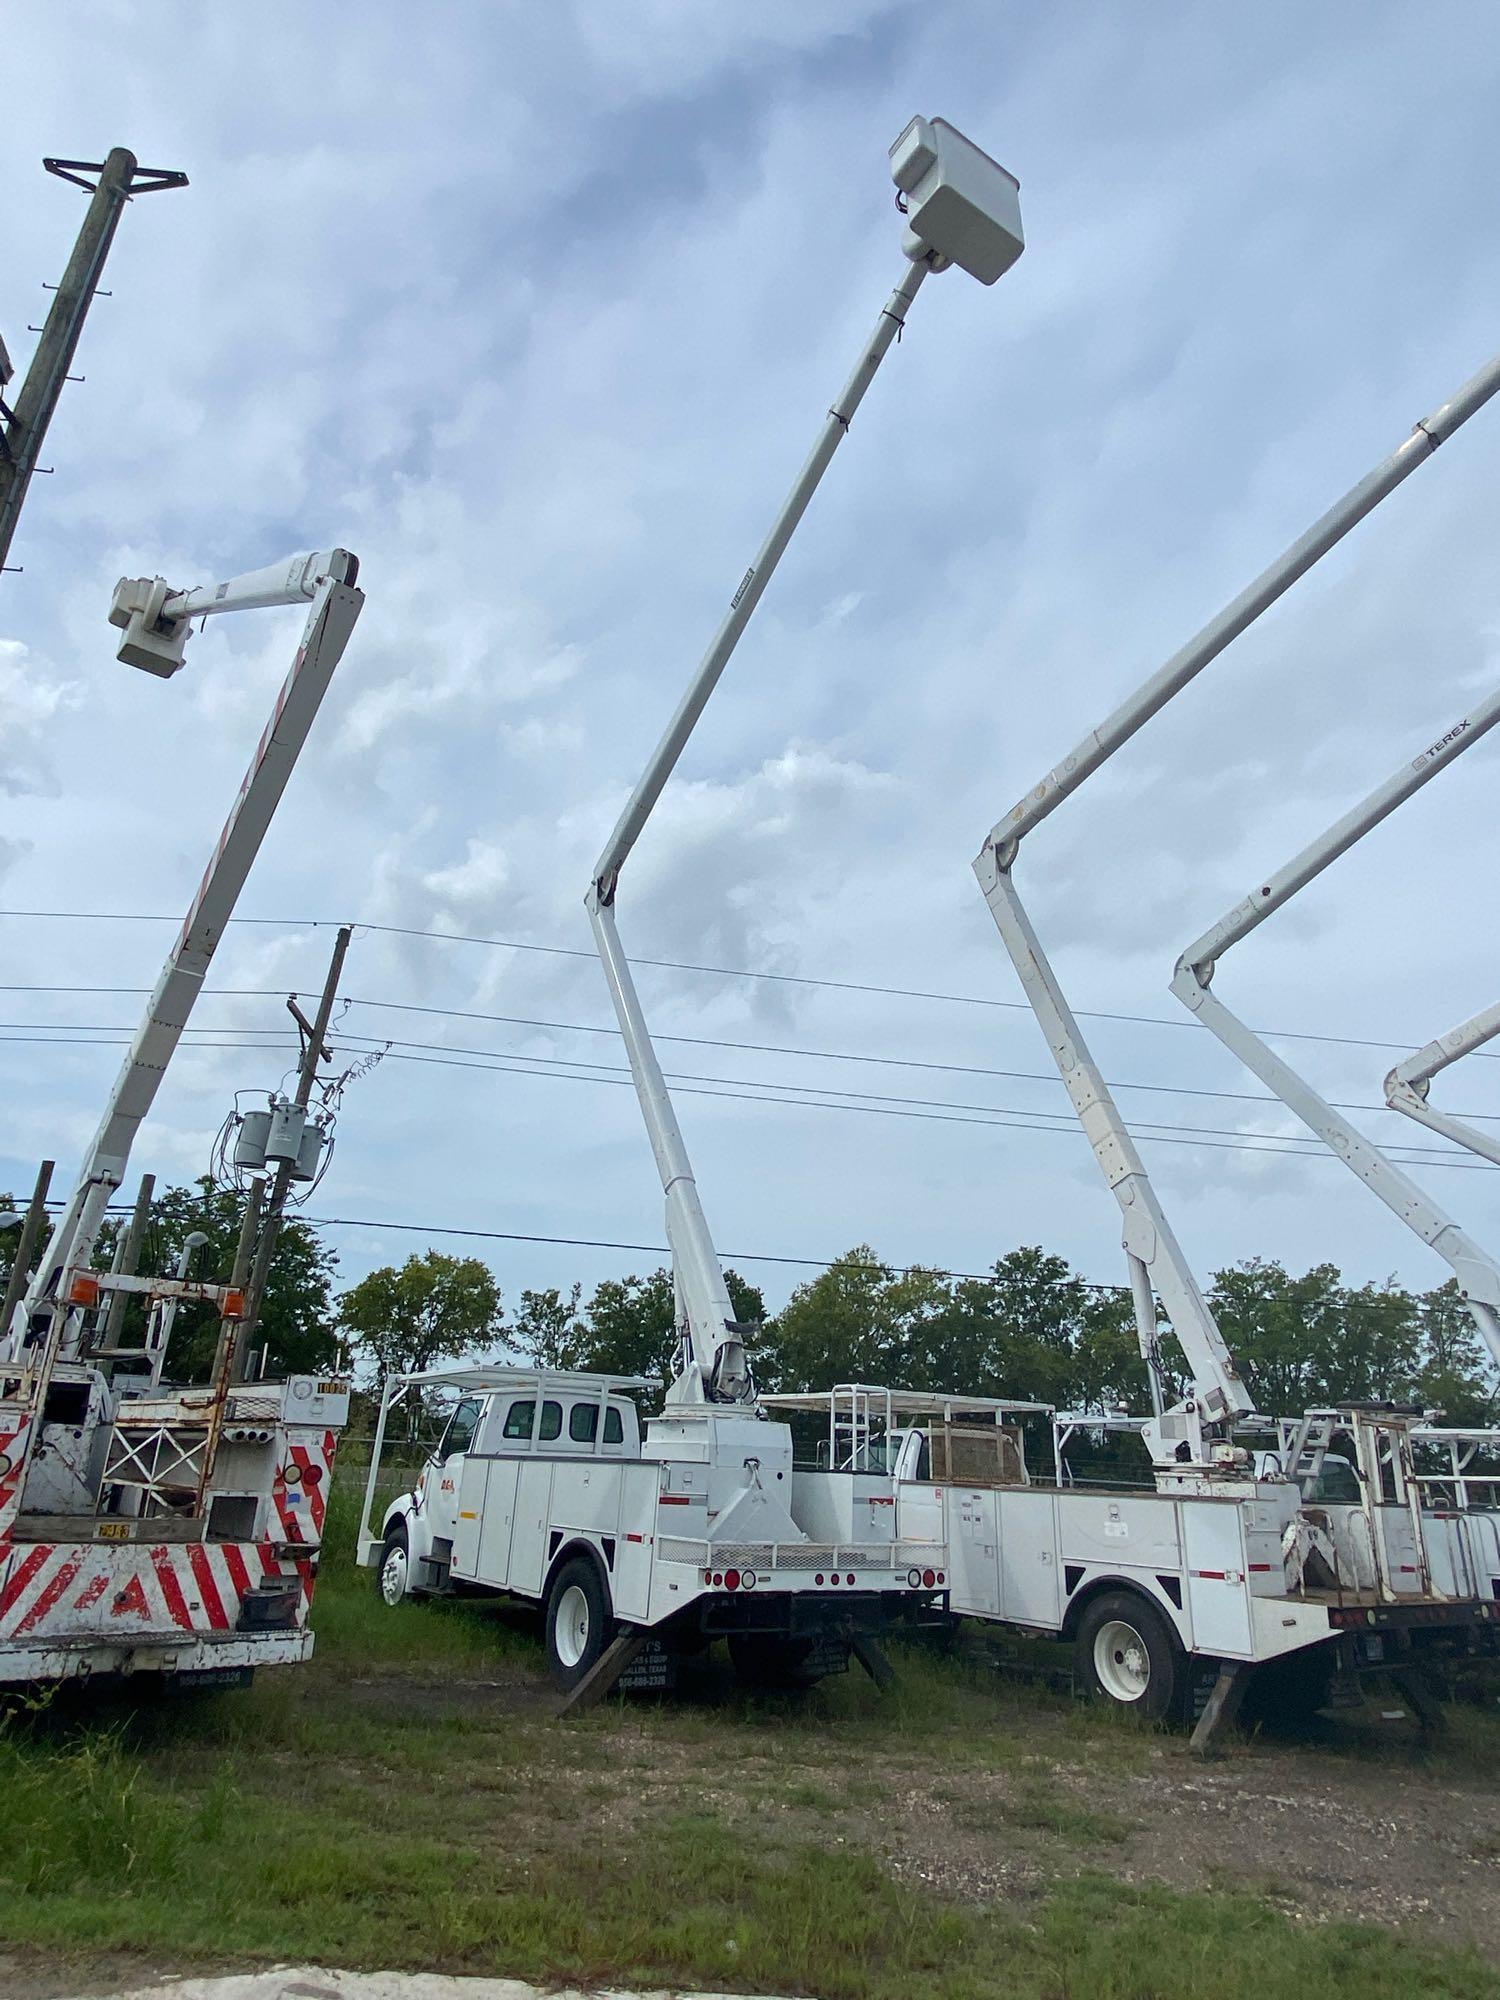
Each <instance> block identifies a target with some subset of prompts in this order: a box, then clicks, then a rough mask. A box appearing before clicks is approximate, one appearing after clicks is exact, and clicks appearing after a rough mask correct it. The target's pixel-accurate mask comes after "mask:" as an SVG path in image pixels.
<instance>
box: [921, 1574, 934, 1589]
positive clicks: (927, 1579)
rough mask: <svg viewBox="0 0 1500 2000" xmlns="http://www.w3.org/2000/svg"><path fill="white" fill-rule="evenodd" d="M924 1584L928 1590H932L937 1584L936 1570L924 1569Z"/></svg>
mask: <svg viewBox="0 0 1500 2000" xmlns="http://www.w3.org/2000/svg"><path fill="white" fill-rule="evenodd" d="M922 1582H923V1584H924V1585H925V1586H926V1588H927V1589H928V1590H931V1589H932V1587H933V1585H934V1584H935V1583H936V1582H937V1571H936V1570H935V1569H924V1570H923V1572H922Z"/></svg>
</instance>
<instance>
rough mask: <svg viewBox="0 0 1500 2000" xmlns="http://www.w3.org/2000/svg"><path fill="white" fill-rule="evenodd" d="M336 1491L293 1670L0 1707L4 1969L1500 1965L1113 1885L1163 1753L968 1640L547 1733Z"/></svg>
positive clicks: (1020, 1994)
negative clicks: (779, 1687) (372, 1557)
mask: <svg viewBox="0 0 1500 2000" xmlns="http://www.w3.org/2000/svg"><path fill="white" fill-rule="evenodd" d="M352 1514H353V1503H352V1496H351V1495H348V1494H346V1495H345V1496H344V1502H343V1505H342V1507H341V1508H340V1509H339V1522H338V1530H337V1539H336V1543H335V1551H334V1554H333V1556H332V1558H331V1560H330V1561H329V1564H328V1567H327V1569H326V1571H325V1575H324V1579H323V1582H322V1584H321V1586H320V1590H319V1596H318V1602H317V1607H316V1619H315V1622H316V1625H317V1629H318V1654H317V1658H316V1660H315V1662H314V1663H313V1664H312V1665H311V1666H310V1667H308V1668H305V1669H297V1670H288V1671H284V1672H282V1673H280V1674H267V1675H265V1676H263V1678H262V1681H261V1683H260V1684H258V1685H257V1686H256V1687H255V1688H253V1689H252V1690H250V1691H249V1692H248V1693H238V1694H227V1695H202V1696H194V1695H191V1694H182V1693H173V1694H170V1695H168V1694H163V1695H162V1696H160V1697H158V1698H156V1699H154V1700H151V1701H149V1702H148V1703H146V1704H145V1705H142V1703H141V1700H140V1698H139V1697H138V1696H137V1697H133V1698H132V1699H130V1700H124V1699H122V1700H120V1701H118V1702H114V1703H108V1704H105V1705H103V1706H101V1701H100V1697H99V1696H98V1695H97V1694H96V1695H94V1696H93V1697H91V1698H90V1699H89V1701H88V1703H87V1704H86V1705H85V1704H82V1703H80V1702H79V1701H77V1700H75V1699H69V1700H66V1701H59V1702H56V1703H53V1704H52V1705H51V1706H50V1707H49V1708H47V1709H46V1710H44V1711H41V1712H20V1713H16V1714H12V1715H11V1717H10V1718H9V1720H8V1723H7V1724H6V1726H5V1727H4V1729H3V1731H0V1787H3V1789H0V1797H3V1799H4V1801H5V1808H6V1814H5V1817H6V1834H5V1840H4V1843H3V1846H0V1888H3V1889H4V1890H7V1891H9V1892H10V1893H8V1894H4V1895H0V1941H3V1942H4V1943H5V1944H6V1945H8V1946H9V1947H10V1948H12V1950H13V1951H14V1953H15V1954H16V1956H15V1958H14V1959H13V1969H14V1976H13V1978H12V1986H10V1987H7V1988H6V1990H7V1991H9V1990H12V1988H14V1989H15V1990H20V1987H21V1984H22V1981H21V1978H20V1977H19V1973H20V1972H22V1971H26V1972H27V1973H28V1976H31V1975H34V1974H35V1971H36V1968H37V1966H39V1965H40V1964H41V1963H42V1962H43V1957H44V1955H45V1957H46V1958H48V1959H50V1958H51V1957H52V1955H53V1954H65V1955H67V1956H68V1957H69V1958H70V1959H72V1960H73V1961H74V1964H75V1965H76V1966H79V1967H83V1966H85V1965H86V1964H87V1962H88V1961H89V1960H90V1959H91V1958H94V1959H96V1960H97V1959H102V1958H103V1957H104V1956H105V1955H109V1956H110V1958H111V1962H112V1963H113V1962H115V1959H116V1955H118V1954H121V1953H124V1954H126V1955H127V1956H128V1955H131V1954H137V1953H138V1954H140V1955H141V1956H142V1957H143V1958H149V1959H150V1961H151V1962H152V1963H154V1964H172V1965H188V1964H194V1965H199V1964H213V1963H230V1962H233V1963H236V1964H245V1963H252V1962H257V1961H260V1962H265V1961H272V1960H276V1959H287V1958H293V1959H311V1960H314V1961H319V1962H322V1963H326V1964H338V1965H346V1966H375V1965H385V1966H411V1967H426V1968H442V1969H447V1970H458V1971H474V1972H479V1971H484V1972H506V1973H512V1974H517V1975H521V1976H528V1977H532V1978H540V1979H549V1978H559V1979H561V1978H569V1979H573V1980H579V1981H590V1980H598V1981H604V1980H609V1981H610V1982H613V1983H630V1982H638V1983H642V1984H669V1985H670V1984H673V1983H682V1984H695V1985H707V1986H713V1987H722V1988H728V1989H733V1988H745V1989H749V1990H758V1991H762V1992H779V1993H788V1994H793V1993H813V1994H819V1995H823V1996H825V1997H826V2000H886V1996H889V1997H890V2000H896V1996H898V1995H899V1996H901V2000H921V1996H927V1995H932V1996H938V1995H941V1996H943V2000H980V1996H992V1995H993V1996H999V1995H1002V1994H1003V1995H1005V1996H1007V2000H1062V1996H1067V2000H1179V1996H1180V2000H1189V1996H1192V2000H1200V1996H1202V1995H1203V1994H1204V1993H1206V1992H1209V1991H1212V1993H1213V1994H1214V1996H1215V2000H1242V1996H1243V2000H1267V1996H1276V1995H1280V1994H1291V1993H1293V1992H1295V1993H1296V1994H1297V1995H1298V1996H1299V2000H1334V1996H1353V1995H1356V1994H1358V1995H1359V1996H1360V2000H1369V1996H1370V1995H1371V1994H1372V1993H1374V1994H1379V1995H1380V1996H1381V2000H1387V1996H1397V2000H1404V1996H1424V2000H1425V1996H1453V2000H1481V1996H1483V2000H1491V1996H1493V1994H1494V1992H1495V1990H1496V1975H1495V1970H1494V1967H1493V1965H1492V1964H1487V1963H1485V1962H1484V1961H1483V1960H1482V1959H1481V1958H1480V1957H1479V1956H1478V1955H1476V1954H1475V1953H1474V1952H1472V1951H1469V1950H1465V1949H1443V1948H1442V1947H1441V1946H1440V1945H1439V1944H1438V1943H1437V1942H1435V1941H1433V1940H1431V1939H1430V1938H1429V1939H1421V1938H1417V1937H1413V1936H1410V1935H1406V1934H1404V1933H1403V1932H1402V1931H1400V1930H1399V1929H1395V1928H1389V1927H1376V1926H1371V1925H1357V1924H1350V1923H1345V1922H1339V1921H1321V1920H1320V1921H1308V1920H1307V1914H1306V1912H1301V1913H1299V1912H1298V1911H1296V1910H1295V1909H1291V1910H1290V1911H1289V1907H1288V1898H1287V1895H1286V1893H1285V1890H1284V1888H1283V1887H1282V1886H1281V1885H1278V1884H1277V1883H1276V1882H1275V1881H1274V1880H1271V1879H1269V1877H1268V1878H1267V1879H1265V1880H1262V1881H1261V1882H1260V1883H1259V1884H1258V1886H1257V1887H1256V1888H1255V1889H1254V1890H1253V1891H1252V1890H1251V1889H1250V1888H1248V1887H1247V1886H1245V1884H1244V1883H1243V1882H1240V1883H1239V1884H1237V1885H1235V1886H1224V1887H1219V1888H1212V1889H1198V1890H1195V1891H1193V1892H1190V1893H1189V1892H1184V1891H1182V1890H1174V1889H1172V1888H1169V1887H1166V1886H1163V1885H1162V1884H1161V1883H1160V1882H1157V1881H1151V1880H1142V1879H1137V1878H1135V1876H1134V1874H1133V1871H1132V1870H1130V1869H1129V1868H1127V1867H1126V1866H1125V1865H1124V1859H1123V1857H1124V1856H1125V1855H1126V1854H1127V1852H1128V1851H1129V1849H1130V1843H1131V1840H1132V1837H1133V1831H1134V1829H1133V1825H1132V1821H1131V1818H1130V1815H1129V1810H1128V1805H1127V1809H1126V1810H1123V1811H1122V1810H1121V1809H1120V1807H1119V1804H1118V1799H1117V1797H1116V1795H1118V1797H1121V1798H1125V1799H1127V1801H1128V1798H1129V1796H1130V1787H1131V1786H1132V1785H1133V1784H1136V1783H1137V1782H1138V1781H1141V1780H1142V1779H1143V1775H1149V1772H1150V1770H1151V1769H1152V1768H1153V1766H1154V1765H1155V1766H1159V1765H1160V1763H1161V1760H1162V1759H1163V1758H1166V1759H1168V1760H1169V1761H1170V1760H1172V1759H1178V1758H1180V1755H1181V1752H1180V1745H1176V1744H1172V1743H1166V1744H1164V1743H1163V1740H1162V1739H1158V1738H1153V1737H1152V1736H1150V1735H1147V1734H1142V1733H1139V1732H1136V1731H1133V1730H1130V1729H1128V1728H1124V1727H1121V1726H1120V1725H1119V1724H1118V1723H1116V1722H1114V1721H1113V1720H1112V1719H1111V1718H1109V1717H1106V1716H1103V1715H1097V1714H1095V1713H1093V1712H1092V1711H1086V1710H1081V1709H1078V1708H1076V1707H1074V1706H1073V1705H1071V1704H1070V1703H1068V1702H1067V1701H1066V1700H1065V1699H1063V1698H1062V1697H1059V1696H1056V1695H1053V1694H1049V1693H1046V1692H1037V1691H1033V1690H1020V1691H1015V1690H1004V1689H1002V1690H1000V1691H999V1692H998V1693H997V1691H996V1690H995V1688H994V1687H993V1686H992V1685H991V1684H989V1682H988V1681H987V1680H986V1678H985V1677H984V1675H983V1674H982V1672H981V1670H980V1669H978V1668H976V1667H975V1666H974V1665H973V1664H972V1663H965V1662H962V1661H946V1660H943V1661H940V1660H934V1659H930V1658H926V1657H922V1656H913V1657H911V1658H908V1659H906V1660H905V1661H903V1662H902V1674H901V1685H900V1688H899V1690H898V1691H897V1692H896V1693H895V1694H894V1695H893V1696H890V1697H886V1698H884V1699H882V1698H881V1697H879V1696H878V1695H876V1693H875V1692H874V1690H873V1688H871V1687H870V1685H869V1684H868V1683H867V1682H865V1681H864V1680H863V1679H862V1678H856V1677H853V1676H851V1677H850V1678H848V1679H846V1680H839V1681H833V1682H829V1683H826V1684H825V1685H824V1686H823V1687H821V1688H819V1689H817V1690H815V1691H814V1693H813V1694H812V1695H811V1696H809V1697H807V1698H805V1699H799V1700H796V1701H793V1700H790V1699H788V1700H785V1701H783V1700H779V1699H772V1698H767V1697H752V1696H750V1695H747V1694H745V1693H743V1692H741V1691H740V1690H738V1689H737V1688H736V1687H735V1686H734V1684H733V1683H732V1681H730V1679H729V1677H728V1675H727V1674H726V1673H725V1672H723V1671H722V1670H720V1669H717V1668H715V1667H713V1666H712V1665H710V1666H709V1667H707V1668H706V1669H705V1670H704V1673H703V1676H702V1679H701V1681H700V1682H699V1683H698V1684H696V1685H695V1686H694V1687H693V1688H692V1689H689V1690H687V1691H685V1693H684V1695H683V1696H680V1697H679V1698H678V1699H677V1700H675V1701H673V1702H670V1703H663V1704H660V1705H656V1704H652V1703H648V1702H642V1701H634V1702H620V1703H614V1704H609V1705H606V1706H605V1707H604V1708H603V1709H601V1710H599V1711H596V1712H595V1713H594V1714H593V1715H591V1716H589V1717H587V1718H584V1719H582V1720H581V1721H579V1722H575V1723H567V1724H559V1723H556V1722H554V1721H553V1720H552V1719H551V1702H550V1694H549V1691H548V1689H547V1686H546V1683H545V1679H544V1670H543V1664H542V1660H541V1655H540V1648H539V1645H538V1642H537V1639H536V1636H535V1633H534V1631H533V1630H532V1629H531V1628H530V1627H529V1626H528V1625H527V1624H526V1623H525V1622H523V1621H521V1620H519V1619H516V1620H509V1621H507V1620H504V1619H500V1618H497V1617H496V1616H495V1615H494V1614H492V1613H489V1612H487V1611H484V1610H481V1609H478V1608H475V1607H470V1606H465V1605H462V1604H450V1605H413V1606H410V1607H406V1608H403V1609H402V1610H401V1611H400V1612H397V1613H391V1612H389V1611H387V1610H386V1609H385V1608H384V1607H382V1606H380V1605H379V1604H378V1603H377V1602H376V1600H375V1597H374V1595H373V1591H372V1589H371V1586H370V1580H369V1578H368V1576H367V1575H366V1574H365V1573H364V1572H360V1571H356V1570H354V1569H353V1567H352V1563H351V1562H350V1561H349V1548H350V1546H351V1544H352V1526H353V1522H352ZM1342 1754H1345V1755H1347V1756H1350V1757H1353V1758H1357V1757H1358V1756H1359V1755H1360V1751H1359V1748H1358V1744H1357V1740H1356V1742H1355V1743H1354V1747H1352V1748H1346V1749H1345V1751H1344V1752H1343V1753H1342ZM1458 1754H1459V1755H1461V1757H1462V1759H1463V1761H1464V1762H1465V1764H1466V1765H1472V1764H1473V1762H1474V1760H1475V1759H1479V1760H1481V1761H1484V1760H1490V1762H1491V1766H1492V1768H1493V1766H1494V1764H1495V1763H1496V1762H1497V1761H1500V1737H1497V1735H1496V1733H1495V1732H1494V1731H1493V1730H1488V1729H1487V1728H1486V1727H1485V1726H1483V1725H1480V1724H1475V1725H1472V1726H1471V1733H1470V1735H1469V1736H1468V1737H1466V1738H1465V1739H1464V1741H1463V1743H1462V1744H1461V1746H1460V1751H1459V1753H1458ZM1230 1783H1231V1784H1232V1783H1233V1780H1232V1779H1231V1780H1230ZM1112 1785H1113V1791H1112V1790H1111V1787H1112ZM1497 1833H1500V1830H1497ZM1487 1837H1488V1836H1487V1835H1484V1834H1481V1835H1480V1836H1479V1838H1480V1839H1483V1838H1487ZM33 1990H41V1989H40V1988H34V1989H33Z"/></svg>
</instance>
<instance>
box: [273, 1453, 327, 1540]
mask: <svg viewBox="0 0 1500 2000" xmlns="http://www.w3.org/2000/svg"><path fill="white" fill-rule="evenodd" d="M338 1446H339V1434H338V1432H337V1431H316V1430H311V1429H308V1430H301V1429H298V1430H289V1431H288V1432H287V1434H286V1444H285V1447H284V1454H283V1457H282V1460H281V1463H280V1464H279V1465H278V1466H277V1468H276V1477H275V1479H274V1480H273V1481H272V1484H271V1500H272V1503H273V1505H274V1506H275V1509H276V1520H277V1523H278V1524H279V1526H280V1529H281V1539H282V1540H283V1541H284V1542H305V1543H306V1544H307V1545H308V1547H309V1548H317V1547H318V1545H319V1544H320V1543H321V1542H322V1540H323V1520H324V1516H325V1515H326V1514H327V1512H328V1488H329V1485H330V1484H331V1482H332V1479H333V1461H334V1457H335V1455H336V1454H337V1452H338Z"/></svg>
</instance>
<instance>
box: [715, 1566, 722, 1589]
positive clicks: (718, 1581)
mask: <svg viewBox="0 0 1500 2000" xmlns="http://www.w3.org/2000/svg"><path fill="white" fill-rule="evenodd" d="M723 1581H724V1574H723V1571H722V1570H717V1569H716V1570H715V1571H714V1589H715V1590H717V1589H718V1588H719V1585H720V1584H721V1583H722V1582H723Z"/></svg>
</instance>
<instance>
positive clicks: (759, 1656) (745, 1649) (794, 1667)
mask: <svg viewBox="0 0 1500 2000" xmlns="http://www.w3.org/2000/svg"><path fill="white" fill-rule="evenodd" d="M811 1653H812V1640H811V1639H785V1638H782V1637H781V1636H780V1634H778V1633H775V1632H731V1633H730V1635H729V1658H730V1661H731V1662H732V1664H733V1666H734V1671H735V1673H736V1675H737V1676H738V1677H739V1679H740V1680H742V1681H743V1682H744V1683H745V1685H746V1687H753V1688H768V1689H770V1688H775V1689H779V1690H781V1691H783V1692H786V1691H789V1690H801V1689H805V1688H810V1687H816V1686H817V1684H818V1682H819V1681H820V1680H822V1678H823V1676H822V1675H821V1674H820V1673H816V1672H814V1671H812V1670H811V1669H810V1668H809V1666H808V1659H809V1656H810V1655H811Z"/></svg>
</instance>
